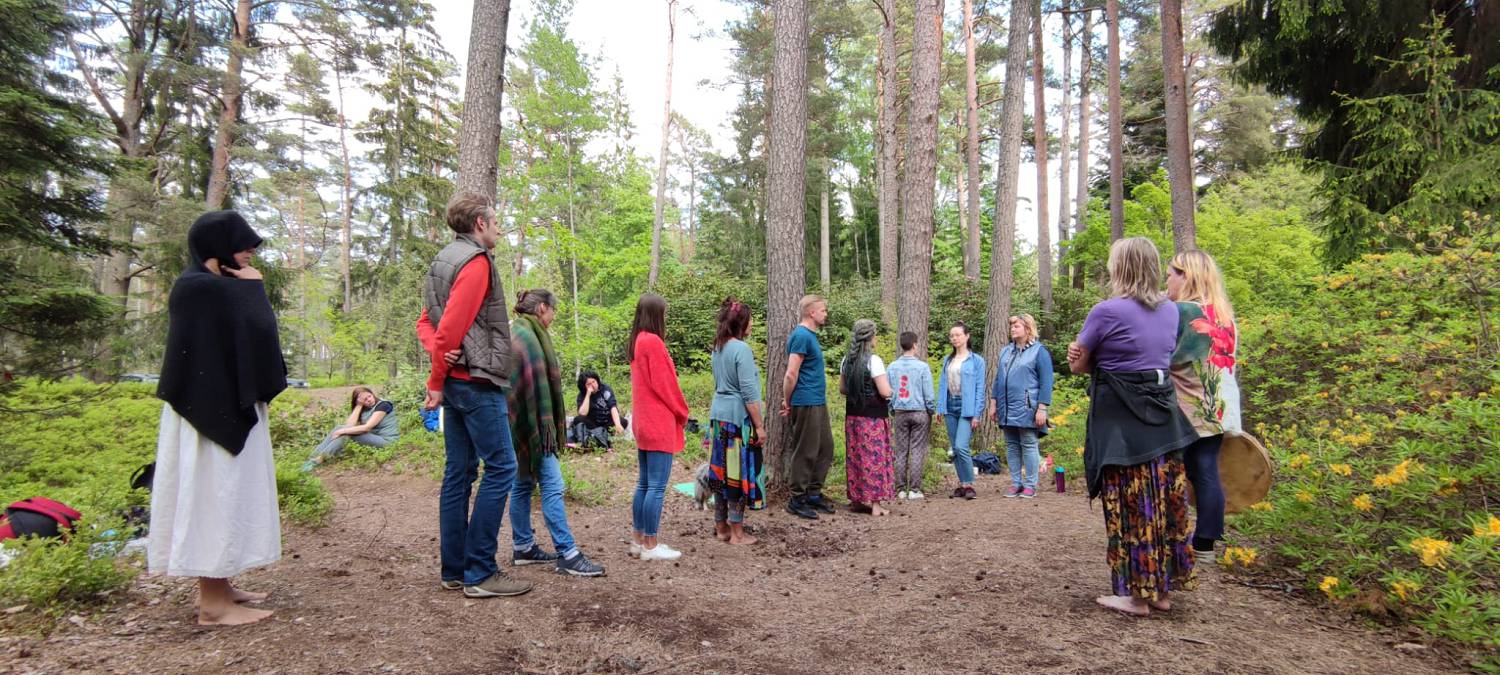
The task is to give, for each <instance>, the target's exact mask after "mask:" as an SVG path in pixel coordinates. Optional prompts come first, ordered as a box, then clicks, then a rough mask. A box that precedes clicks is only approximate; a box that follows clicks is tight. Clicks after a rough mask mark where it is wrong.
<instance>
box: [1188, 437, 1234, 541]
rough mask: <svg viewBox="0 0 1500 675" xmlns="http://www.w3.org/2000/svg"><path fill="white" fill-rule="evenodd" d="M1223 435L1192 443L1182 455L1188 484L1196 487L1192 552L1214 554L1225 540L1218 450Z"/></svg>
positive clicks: (1194, 489) (1194, 492)
mask: <svg viewBox="0 0 1500 675" xmlns="http://www.w3.org/2000/svg"><path fill="white" fill-rule="evenodd" d="M1223 442H1224V436H1223V434H1218V435H1214V436H1205V437H1203V438H1200V439H1198V440H1196V441H1194V442H1193V444H1192V445H1189V446H1188V447H1187V450H1186V451H1184V452H1183V453H1182V459H1183V463H1184V464H1186V465H1187V477H1188V482H1190V483H1192V484H1193V500H1194V501H1195V502H1197V503H1196V504H1194V505H1193V510H1194V511H1197V512H1198V522H1197V524H1195V525H1194V527H1193V548H1195V549H1197V550H1199V551H1212V550H1213V547H1214V542H1215V541H1217V540H1219V539H1221V538H1223V536H1224V486H1223V485H1220V484H1219V446H1220V445H1221V444H1222V443H1223Z"/></svg>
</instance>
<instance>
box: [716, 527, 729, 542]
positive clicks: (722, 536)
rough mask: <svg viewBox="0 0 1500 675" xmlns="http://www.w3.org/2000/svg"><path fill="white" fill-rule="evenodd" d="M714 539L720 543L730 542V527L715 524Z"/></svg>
mask: <svg viewBox="0 0 1500 675" xmlns="http://www.w3.org/2000/svg"><path fill="white" fill-rule="evenodd" d="M714 538H715V539H718V540H719V541H729V540H730V536H729V526H728V525H726V524H724V523H714Z"/></svg>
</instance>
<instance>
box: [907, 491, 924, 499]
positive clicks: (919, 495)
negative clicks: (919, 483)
mask: <svg viewBox="0 0 1500 675" xmlns="http://www.w3.org/2000/svg"><path fill="white" fill-rule="evenodd" d="M922 496H923V495H922V493H920V492H917V491H916V490H912V491H911V492H908V493H906V498H907V499H921V498H922Z"/></svg>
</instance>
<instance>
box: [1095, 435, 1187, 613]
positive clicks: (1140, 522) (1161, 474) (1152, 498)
mask: <svg viewBox="0 0 1500 675" xmlns="http://www.w3.org/2000/svg"><path fill="white" fill-rule="evenodd" d="M1102 474H1103V475H1102V483H1103V488H1102V491H1101V493H1100V495H1099V497H1100V499H1101V501H1102V502H1103V507H1104V509H1103V510H1104V529H1105V531H1106V533H1107V534H1108V535H1109V547H1108V549H1107V553H1106V559H1107V560H1108V562H1109V577H1110V586H1111V588H1112V590H1113V592H1114V594H1115V595H1129V596H1134V597H1137V598H1145V599H1147V600H1158V599H1160V598H1161V596H1162V595H1164V594H1166V593H1168V592H1169V591H1173V590H1192V588H1193V587H1194V586H1195V585H1196V579H1195V578H1194V575H1193V550H1192V546H1190V545H1189V539H1190V537H1189V532H1190V530H1191V528H1192V520H1191V519H1189V518H1188V507H1187V485H1188V480H1187V472H1186V470H1185V469H1184V467H1183V464H1182V454H1181V453H1179V452H1170V453H1167V454H1165V455H1162V456H1160V457H1157V458H1156V459H1153V460H1151V461H1148V462H1143V463H1141V464H1134V465H1131V466H1106V467H1104V469H1103V471H1102Z"/></svg>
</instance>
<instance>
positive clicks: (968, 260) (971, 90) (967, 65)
mask: <svg viewBox="0 0 1500 675" xmlns="http://www.w3.org/2000/svg"><path fill="white" fill-rule="evenodd" d="M974 61H975V57H974V0H964V75H965V77H964V84H965V87H966V96H967V99H968V101H967V103H968V105H967V108H968V112H969V114H968V125H967V127H968V128H967V131H968V134H967V135H966V136H965V138H966V139H967V140H966V141H965V143H966V147H965V150H967V152H966V153H965V154H964V168H965V172H964V175H965V176H966V180H967V183H968V185H967V188H968V191H967V192H966V193H965V196H966V197H967V198H968V199H967V203H965V204H960V205H959V209H960V213H965V214H967V216H968V218H967V219H966V220H967V222H966V223H965V227H964V235H965V242H966V243H967V245H966V246H964V276H965V277H967V278H968V279H970V280H974V279H978V278H979V256H980V255H982V254H983V251H981V250H980V246H981V244H980V237H979V79H978V74H977V72H976V67H975V63H974ZM960 184H963V181H960Z"/></svg>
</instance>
